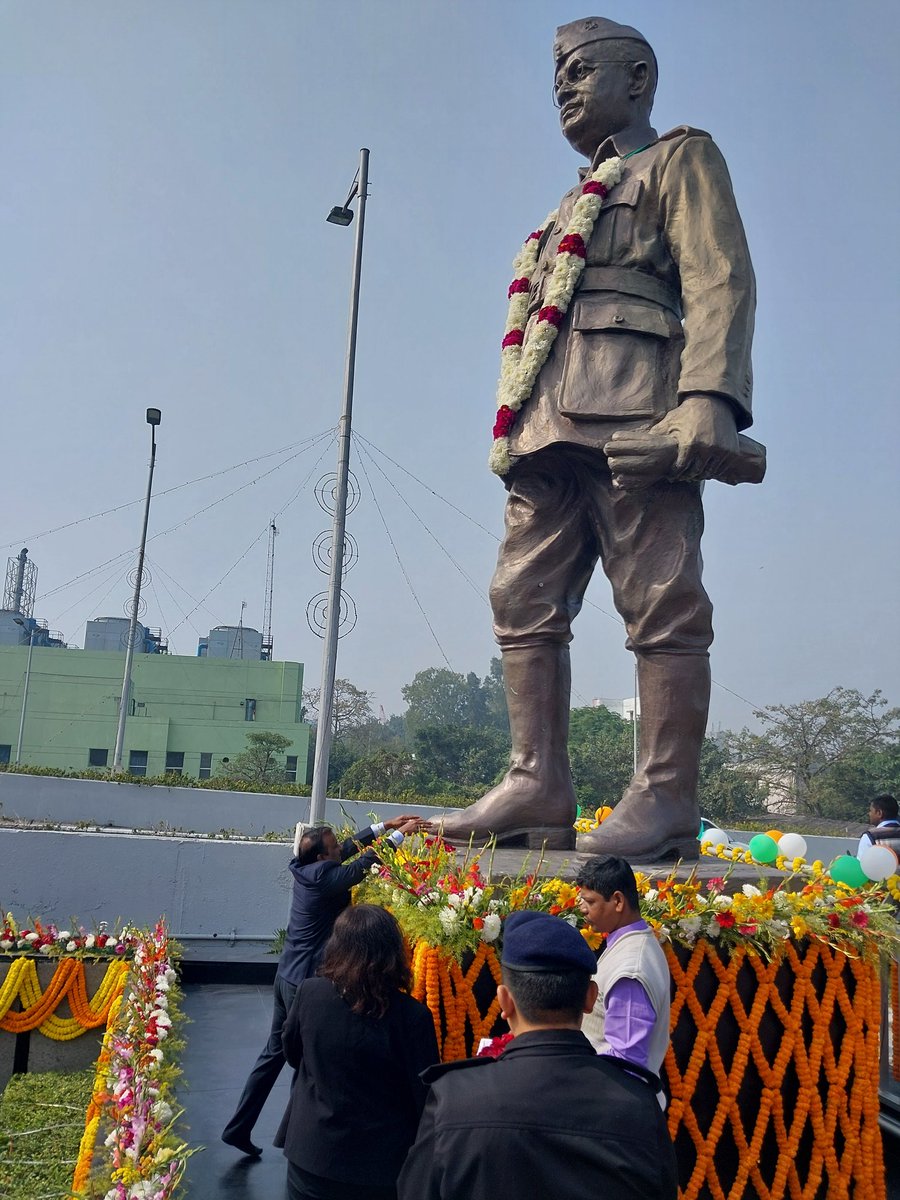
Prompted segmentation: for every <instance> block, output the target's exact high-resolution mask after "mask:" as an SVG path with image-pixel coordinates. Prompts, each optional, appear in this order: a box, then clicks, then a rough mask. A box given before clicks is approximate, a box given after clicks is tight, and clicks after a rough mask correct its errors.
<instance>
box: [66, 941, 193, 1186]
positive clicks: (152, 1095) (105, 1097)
mask: <svg viewBox="0 0 900 1200" xmlns="http://www.w3.org/2000/svg"><path fill="white" fill-rule="evenodd" d="M174 963H175V947H174V945H173V943H171V942H170V940H169V937H168V934H167V931H166V928H165V925H164V924H163V923H162V922H159V923H158V924H157V925H156V927H155V928H154V929H153V930H152V931H147V932H144V933H140V934H137V941H136V945H135V947H134V960H133V966H132V970H131V974H130V977H129V987H128V990H127V993H126V994H125V996H124V997H123V999H122V1000H121V1002H120V1006H119V1007H118V1010H117V1012H115V1013H114V1014H113V1016H112V1018H111V1021H110V1024H109V1026H108V1029H107V1035H106V1038H105V1039H104V1047H103V1052H102V1054H101V1056H100V1059H99V1061H98V1065H97V1074H96V1077H95V1081H94V1093H93V1096H92V1098H91V1106H90V1108H89V1110H88V1114H87V1121H86V1125H85V1133H84V1137H83V1138H82V1143H81V1150H80V1153H79V1159H78V1163H77V1166H76V1170H75V1176H74V1179H73V1182H72V1190H73V1191H75V1192H79V1193H83V1194H86V1195H87V1196H90V1197H100V1196H102V1197H103V1200H169V1198H170V1197H171V1196H172V1195H173V1194H174V1192H175V1188H176V1186H177V1184H178V1181H179V1180H180V1178H181V1176H182V1174H183V1172H184V1164H185V1161H186V1159H187V1158H188V1156H189V1154H190V1153H191V1152H190V1150H189V1149H188V1147H187V1146H186V1144H185V1143H184V1142H183V1141H182V1140H181V1139H179V1138H178V1137H177V1136H176V1134H175V1133H174V1131H173V1124H174V1121H175V1120H176V1119H177V1117H178V1116H179V1115H180V1111H179V1110H176V1109H175V1108H174V1107H173V1101H172V1084H173V1081H174V1080H175V1078H176V1077H177V1075H178V1070H177V1068H176V1066H175V1055H176V1053H177V1048H178V1043H177V1039H174V1038H173V1036H172V1031H173V1028H174V1026H175V1025H176V1023H177V1001H178V997H179V993H178V990H177V986H176V972H175V966H174ZM107 1126H108V1127H109V1132H108V1134H107V1136H106V1138H105V1140H104V1142H103V1143H102V1150H101V1151H100V1153H99V1154H98V1153H97V1149H96V1139H97V1137H98V1132H99V1130H100V1129H101V1127H102V1128H106V1127H107ZM98 1159H99V1161H98Z"/></svg>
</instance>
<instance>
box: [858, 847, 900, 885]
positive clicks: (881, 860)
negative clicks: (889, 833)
mask: <svg viewBox="0 0 900 1200" xmlns="http://www.w3.org/2000/svg"><path fill="white" fill-rule="evenodd" d="M859 865H860V866H861V867H862V869H863V872H864V873H865V875H866V876H867V877H868V878H869V879H873V880H879V881H880V880H882V879H888V878H889V877H890V876H891V875H894V874H895V873H896V871H897V865H898V860H897V855H896V854H895V853H894V851H893V850H892V849H891V848H890V846H868V847H867V848H866V849H865V850H863V852H862V854H861V855H860V856H859Z"/></svg>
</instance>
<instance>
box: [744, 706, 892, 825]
mask: <svg viewBox="0 0 900 1200" xmlns="http://www.w3.org/2000/svg"><path fill="white" fill-rule="evenodd" d="M754 716H755V717H756V718H757V719H758V720H760V721H762V722H763V724H764V726H765V729H764V732H763V733H759V734H757V733H750V732H749V730H747V729H744V730H742V732H741V733H739V734H736V735H732V737H731V739H730V740H729V744H728V749H729V750H730V751H731V755H732V758H733V759H735V760H736V761H737V762H738V763H740V765H741V767H742V769H743V770H744V771H745V772H746V773H747V774H750V775H754V776H755V777H756V778H757V779H759V780H760V781H761V782H762V783H764V784H765V785H766V787H767V788H768V789H769V790H772V791H780V792H782V793H783V794H787V796H789V797H790V799H791V800H792V801H793V804H794V808H795V810H796V811H797V812H807V813H812V814H813V815H815V816H820V817H854V816H855V817H859V818H860V819H863V818H862V816H861V811H860V810H861V809H864V808H865V800H866V799H868V798H869V794H870V793H869V794H866V793H867V792H868V788H869V787H870V786H871V787H872V790H873V791H876V790H878V788H877V786H876V785H875V781H876V780H879V779H883V778H886V777H892V778H894V779H896V777H897V764H898V746H900V709H898V708H888V706H887V701H886V700H885V699H884V697H883V696H882V694H881V692H880V691H878V690H876V691H874V692H873V693H872V695H871V696H863V695H862V694H861V693H860V692H858V691H856V690H855V689H854V688H842V687H836V688H834V689H832V691H830V692H829V693H828V695H827V696H823V697H822V698H821V699H819V700H807V701H804V702H803V703H801V704H772V705H769V706H767V707H766V708H764V709H761V710H759V711H758V712H756V713H754ZM864 796H865V798H863V797H864Z"/></svg>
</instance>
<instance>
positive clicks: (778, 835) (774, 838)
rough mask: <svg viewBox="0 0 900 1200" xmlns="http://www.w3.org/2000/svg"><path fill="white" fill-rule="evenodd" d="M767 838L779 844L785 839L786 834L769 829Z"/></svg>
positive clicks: (778, 830)
mask: <svg viewBox="0 0 900 1200" xmlns="http://www.w3.org/2000/svg"><path fill="white" fill-rule="evenodd" d="M766 836H767V837H770V838H771V839H772V841H773V842H778V841H780V840H781V839H782V838H783V837H784V834H783V833H782V832H781V830H780V829H767V830H766Z"/></svg>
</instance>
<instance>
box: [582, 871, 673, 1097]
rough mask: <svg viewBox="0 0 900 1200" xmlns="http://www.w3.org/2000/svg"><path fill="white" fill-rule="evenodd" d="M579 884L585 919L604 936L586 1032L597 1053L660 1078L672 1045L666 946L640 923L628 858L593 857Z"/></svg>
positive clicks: (584, 1024)
mask: <svg viewBox="0 0 900 1200" xmlns="http://www.w3.org/2000/svg"><path fill="white" fill-rule="evenodd" d="M575 882H576V883H577V884H578V887H579V889H580V892H581V895H580V898H579V906H580V908H581V911H582V913H583V914H584V917H585V919H586V920H587V922H588V924H589V925H590V926H591V928H592V929H594V930H595V931H596V932H597V933H605V934H606V944H605V946H604V949H603V953H602V954H601V955H600V959H599V962H598V963H597V971H596V974H595V975H594V980H595V982H596V984H597V987H598V990H599V995H598V997H597V1002H596V1004H595V1005H594V1009H593V1012H591V1013H590V1014H589V1015H588V1016H587V1017H586V1018H585V1020H584V1023H583V1025H582V1031H583V1032H584V1034H585V1035H586V1037H587V1038H588V1040H589V1041H590V1043H591V1045H592V1046H593V1047H594V1049H595V1050H596V1051H597V1052H598V1054H612V1055H614V1056H615V1057H616V1058H623V1059H626V1060H627V1061H628V1062H633V1063H636V1064H637V1065H638V1066H641V1067H646V1068H648V1069H649V1070H651V1071H653V1073H654V1074H657V1075H658V1074H659V1072H660V1069H661V1067H662V1064H663V1060H664V1059H665V1056H666V1050H667V1049H668V1045H669V1005H670V1000H671V976H670V974H669V966H668V963H667V962H666V956H665V954H664V953H663V950H662V947H661V946H660V944H659V942H658V941H657V940H656V936H655V934H654V933H653V930H652V929H650V927H649V926H648V925H647V923H646V922H645V921H643V920H642V919H641V914H640V909H639V906H638V891H637V883H636V881H635V878H634V872H633V871H632V869H631V867H630V865H629V864H628V863H627V862H626V861H625V859H624V858H616V857H614V856H612V855H608V856H603V857H599V858H589V859H587V860H586V861H585V863H584V865H583V866H582V867H581V869H580V870H579V872H578V875H577V876H576V879H575Z"/></svg>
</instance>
